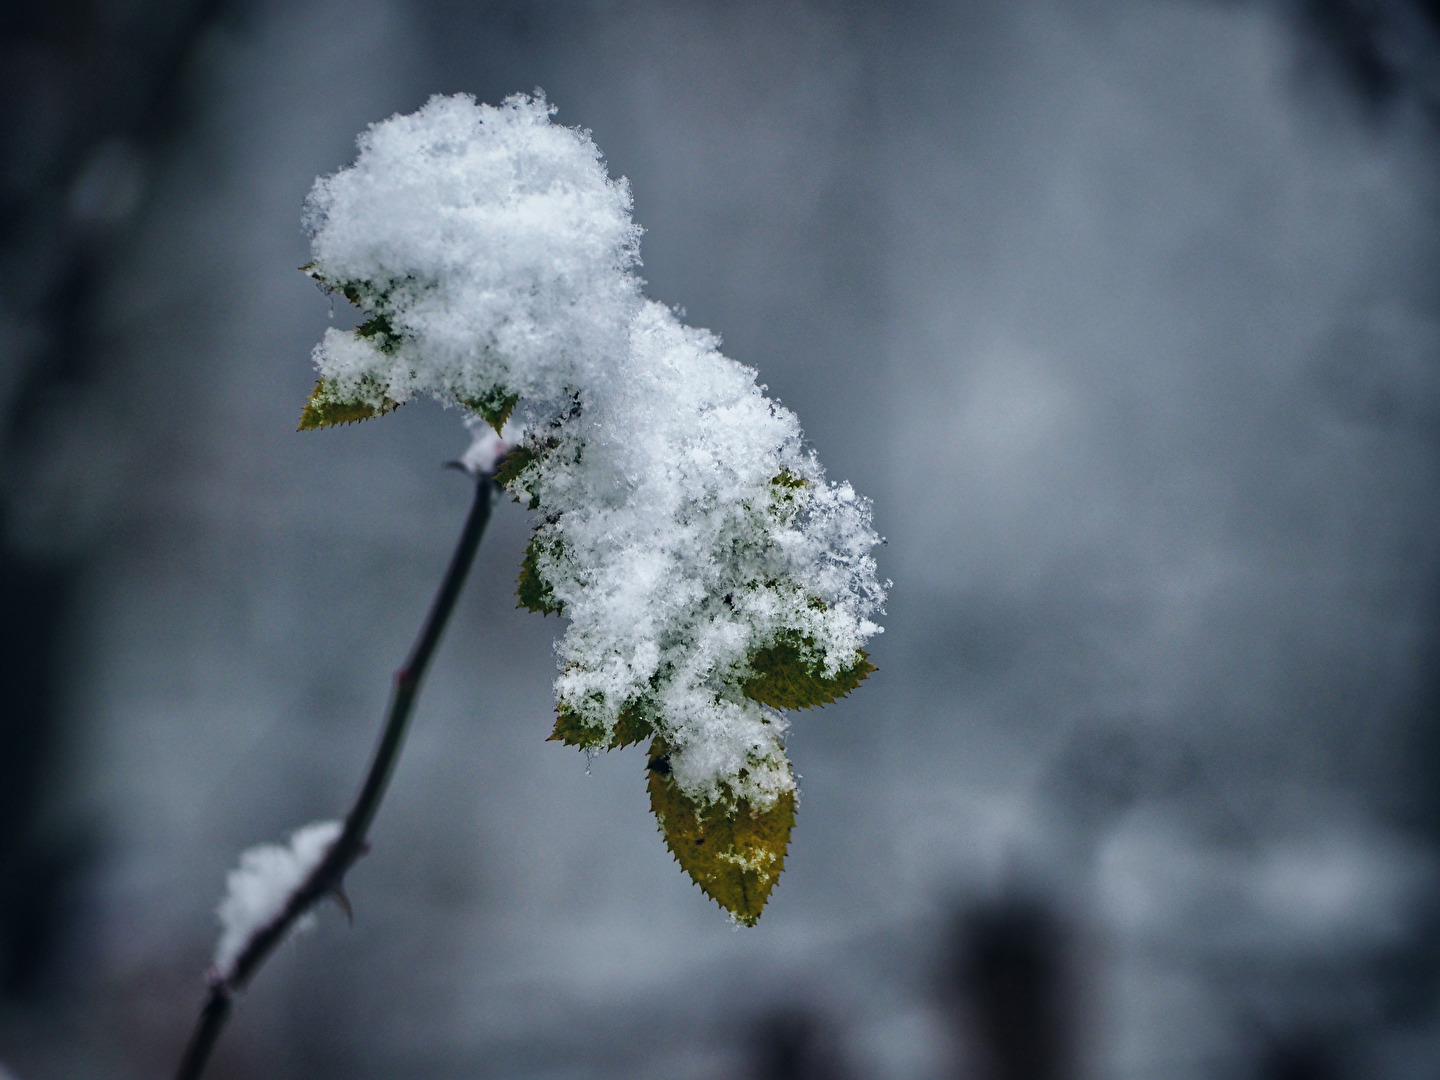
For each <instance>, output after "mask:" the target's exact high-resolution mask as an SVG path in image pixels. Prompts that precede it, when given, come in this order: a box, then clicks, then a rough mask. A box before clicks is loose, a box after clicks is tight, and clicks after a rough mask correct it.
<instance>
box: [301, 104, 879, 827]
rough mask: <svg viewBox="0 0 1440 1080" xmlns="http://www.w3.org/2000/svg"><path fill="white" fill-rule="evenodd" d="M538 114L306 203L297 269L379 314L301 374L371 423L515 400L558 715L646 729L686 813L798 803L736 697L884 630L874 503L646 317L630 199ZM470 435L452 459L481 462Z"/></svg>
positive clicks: (468, 134) (522, 493)
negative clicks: (793, 650)
mask: <svg viewBox="0 0 1440 1080" xmlns="http://www.w3.org/2000/svg"><path fill="white" fill-rule="evenodd" d="M552 112H553V109H552V108H551V107H550V106H549V105H548V104H547V103H546V102H545V101H544V99H543V98H541V97H534V98H531V97H526V96H515V97H511V98H508V99H506V101H505V102H504V103H503V104H502V105H501V106H499V107H498V108H497V107H490V106H485V105H477V104H476V103H475V102H474V100H473V99H471V98H469V97H467V96H464V95H459V96H455V97H435V98H432V99H431V100H430V102H429V103H428V104H426V105H425V106H424V107H423V108H422V109H420V110H419V111H418V112H417V113H415V114H413V115H411V116H396V117H392V118H391V119H389V120H386V121H384V122H382V123H380V124H376V125H373V126H372V127H371V128H370V130H369V131H368V132H367V133H365V134H364V135H362V136H361V138H360V140H359V148H360V153H359V157H358V159H357V161H356V162H355V164H354V165H353V166H351V167H350V168H347V169H344V170H342V171H341V172H339V173H336V174H335V175H333V176H330V177H327V178H324V179H321V180H319V181H317V182H316V185H315V189H314V191H313V192H312V194H311V197H310V200H309V202H308V204H307V212H306V223H307V227H308V228H309V229H310V230H311V233H312V236H313V241H314V243H313V252H314V263H313V264H312V272H313V273H315V275H316V276H317V277H318V278H319V279H320V280H321V281H322V282H325V283H327V284H328V285H330V286H331V287H334V288H338V289H341V290H342V291H345V292H346V295H347V296H349V297H350V298H351V299H352V300H358V302H359V303H360V306H361V307H362V308H364V309H365V310H366V311H367V312H368V313H369V314H371V315H372V316H376V315H378V316H382V317H383V326H380V328H379V329H378V330H377V329H375V326H372V329H371V331H370V332H368V333H361V332H356V331H338V330H334V329H331V330H330V331H328V332H327V334H326V336H325V339H324V341H323V342H322V343H321V345H320V346H318V347H317V349H316V354H315V357H316V364H317V367H318V368H319V371H320V375H321V378H322V380H324V381H326V382H327V383H328V384H329V386H328V388H327V390H328V392H329V393H330V395H331V396H332V397H334V398H336V399H344V400H353V401H357V402H363V403H365V404H370V405H374V406H379V405H380V404H381V403H382V402H383V400H384V399H385V398H387V397H388V398H389V399H390V400H393V401H403V400H406V399H407V398H409V397H411V396H414V395H416V394H419V393H429V394H432V395H434V396H435V397H437V398H439V399H440V400H441V401H443V402H446V403H447V404H461V405H464V404H465V403H466V401H467V399H468V400H469V401H470V402H471V404H472V406H473V404H474V401H475V400H476V399H477V398H480V397H481V396H482V395H484V394H487V393H493V392H495V391H497V390H498V391H503V392H504V393H506V394H514V395H518V396H519V403H518V405H517V407H516V409H515V412H514V414H513V416H512V417H511V419H510V421H509V423H508V424H507V425H506V427H505V429H504V434H505V440H506V443H507V444H510V445H518V446H522V447H524V448H525V449H527V450H528V451H530V452H531V453H532V454H534V455H535V457H534V460H533V461H532V462H531V463H530V465H529V466H528V467H526V469H525V470H524V471H523V472H521V473H520V474H519V475H518V476H517V477H514V478H512V479H511V482H510V485H509V486H510V490H511V491H512V492H514V493H515V494H516V495H517V496H519V497H520V498H521V500H522V501H524V502H528V503H529V504H530V505H531V507H532V509H533V510H534V511H535V512H536V516H537V528H536V538H535V542H534V544H533V547H532V550H533V552H534V556H535V560H534V561H535V566H536V569H537V570H538V572H539V574H540V577H541V578H542V579H543V580H544V582H545V583H546V584H547V585H549V587H550V589H551V592H552V594H553V597H554V599H555V600H556V601H558V602H559V603H560V604H561V605H563V615H564V616H565V618H566V619H568V621H569V625H568V628H567V629H566V632H565V634H564V637H563V638H562V640H561V641H560V642H559V643H558V644H557V647H556V651H557V655H558V660H559V666H560V672H561V673H560V675H559V677H558V678H557V680H556V683H555V691H556V698H557V701H558V703H559V705H560V706H561V708H563V709H565V710H567V711H568V712H570V713H571V714H573V715H574V716H575V717H576V718H578V719H579V720H580V722H581V723H582V724H583V725H584V727H585V729H586V730H587V731H588V732H598V733H600V734H599V736H598V738H600V739H604V738H605V737H608V734H609V733H610V732H611V731H613V730H614V727H615V725H616V723H617V721H618V720H619V719H620V717H621V714H622V712H623V711H625V710H627V709H628V710H630V711H631V713H632V714H633V713H635V712H638V713H639V714H640V715H641V716H642V717H643V718H644V719H645V721H646V722H647V723H649V724H650V725H651V727H652V728H653V729H654V730H655V732H656V733H657V734H658V735H659V736H660V737H661V738H662V740H663V742H664V745H665V747H666V749H667V750H668V752H669V757H670V765H671V770H672V773H671V774H672V776H673V778H674V780H675V782H676V783H677V784H678V785H679V787H680V788H682V789H683V790H684V791H686V792H687V793H688V794H690V795H691V796H692V797H694V798H696V799H698V800H701V801H704V802H710V803H714V802H718V801H722V800H728V799H734V798H744V799H747V800H749V801H750V802H751V803H752V804H753V805H755V806H757V807H762V808H763V807H768V806H770V805H773V803H774V800H775V799H776V798H777V797H779V796H780V795H781V794H783V793H785V792H787V791H791V790H793V789H794V786H795V781H794V778H793V775H792V773H791V770H790V766H789V763H788V761H787V760H786V758H785V754H784V749H783V743H782V738H783V734H784V731H785V729H786V726H787V722H786V720H785V719H784V717H783V716H782V714H781V713H779V712H778V711H777V710H775V709H773V708H770V707H768V706H765V705H761V704H759V703H757V702H756V701H753V700H751V699H749V698H747V697H746V696H745V695H744V693H743V692H742V684H743V683H744V681H745V680H746V679H747V678H748V677H749V676H750V675H751V674H753V672H752V670H751V668H750V666H749V664H750V658H751V657H753V656H754V655H755V653H756V651H757V650H759V649H763V648H768V647H771V646H773V645H775V644H776V642H777V641H780V640H782V639H783V640H787V641H792V642H804V643H805V648H806V649H807V650H808V658H809V659H810V661H811V664H812V667H813V668H814V670H816V671H817V672H820V673H822V674H823V675H824V676H826V677H834V676H835V675H836V674H837V673H839V672H841V671H843V670H845V669H847V668H849V667H852V666H853V665H854V664H855V663H856V661H857V660H858V658H859V652H858V650H860V649H861V647H862V646H863V645H864V643H865V642H866V641H867V640H868V639H869V638H870V637H872V636H873V635H875V634H878V633H880V632H881V629H880V627H879V626H878V625H876V624H875V623H874V622H873V621H872V620H871V616H872V615H873V614H875V613H876V612H877V611H879V610H880V609H881V605H882V603H883V601H884V596H885V594H884V587H883V586H882V585H881V584H880V583H879V582H878V581H877V579H876V567H875V562H874V559H873V558H872V556H871V554H870V552H871V549H872V548H873V547H874V546H875V544H876V543H877V542H878V537H877V536H876V535H875V533H874V531H873V529H872V528H871V516H870V505H869V502H868V501H867V500H865V499H863V498H861V497H859V496H857V495H856V494H855V492H854V490H853V489H852V488H851V487H850V485H849V484H845V483H839V484H837V483H833V482H830V481H827V480H826V478H825V473H824V470H823V468H822V467H821V465H820V463H819V461H818V460H817V459H816V457H815V455H814V454H813V453H812V452H810V451H808V450H807V449H806V448H805V446H804V443H803V435H802V432H801V429H800V424H799V421H798V420H797V418H796V417H795V415H794V414H793V413H792V412H790V411H789V410H788V409H785V408H783V407H782V406H780V405H779V404H778V403H776V402H774V401H772V400H770V399H769V398H768V397H766V396H765V394H764V392H763V389H762V388H761V387H760V386H758V385H757V384H756V373H755V372H754V371H753V370H752V369H750V368H747V367H744V366H742V365H740V364H738V363H736V362H735V361H734V360H731V359H729V358H728V357H726V356H724V355H723V354H722V353H721V352H720V351H719V341H718V339H717V338H716V337H715V336H714V335H713V334H711V333H709V332H708V331H705V330H699V329H695V328H692V327H688V326H685V325H684V324H683V323H681V322H680V320H679V319H678V318H677V317H676V315H675V314H674V313H673V312H672V311H671V310H670V309H668V308H666V307H664V306H663V305H661V304H658V303H655V302H653V301H649V300H646V299H645V298H644V297H643V295H642V293H641V285H642V282H641V281H640V279H639V278H638V276H637V275H636V272H635V271H636V268H637V267H638V264H639V253H638V238H639V235H640V230H639V228H638V227H637V226H635V225H634V223H633V222H632V221H631V220H630V196H629V189H628V186H627V184H626V183H625V181H624V180H618V181H612V180H610V179H609V178H608V176H607V175H606V172H605V168H604V165H603V162H602V160H601V158H600V154H599V151H598V150H597V149H596V147H595V145H594V143H593V142H592V141H591V139H590V137H589V135H588V133H586V132H583V131H577V130H573V129H567V128H563V127H560V126H558V125H555V124H553V123H552V122H551V119H550V117H551V114H552ZM376 325H378V324H376ZM472 431H474V432H475V433H476V444H475V446H473V447H472V449H471V451H470V453H469V454H467V456H466V458H465V459H464V460H465V461H467V462H470V461H472V460H473V461H474V462H482V461H483V462H489V463H492V464H493V462H494V460H495V457H496V454H497V453H498V450H497V447H498V445H499V444H498V440H497V439H496V437H495V435H494V434H493V433H490V432H487V430H486V428H485V426H484V425H480V424H476V425H473V427H472Z"/></svg>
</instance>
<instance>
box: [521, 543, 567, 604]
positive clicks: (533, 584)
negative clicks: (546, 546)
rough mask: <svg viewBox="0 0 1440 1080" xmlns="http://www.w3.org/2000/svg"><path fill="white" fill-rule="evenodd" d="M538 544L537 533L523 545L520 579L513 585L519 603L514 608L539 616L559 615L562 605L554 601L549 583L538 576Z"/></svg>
mask: <svg viewBox="0 0 1440 1080" xmlns="http://www.w3.org/2000/svg"><path fill="white" fill-rule="evenodd" d="M539 543H540V535H539V532H538V531H537V532H536V533H535V534H534V535H532V536H531V537H530V543H528V544H526V545H525V558H524V559H523V560H522V561H521V563H520V578H519V580H518V581H517V582H516V583H515V586H516V587H515V595H516V596H518V597H519V598H520V603H518V604H516V605H515V606H516V607H523V608H526V609H528V610H530V611H534V612H537V613H538V614H541V615H549V614H551V613H552V612H554V613H556V614H559V613H561V611H562V609H563V607H564V605H562V604H561V603H560V601H559V600H556V599H555V594H554V592H552V591H551V589H550V583H549V582H548V581H546V580H545V579H544V578H543V577H542V576H541V575H540V567H539V564H538V563H537V562H536V558H535V553H536V545H538V544H539Z"/></svg>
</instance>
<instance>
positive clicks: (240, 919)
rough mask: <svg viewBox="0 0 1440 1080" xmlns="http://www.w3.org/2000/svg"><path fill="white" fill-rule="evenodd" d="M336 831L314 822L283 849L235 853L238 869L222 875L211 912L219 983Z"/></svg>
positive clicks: (326, 848) (260, 846) (264, 847)
mask: <svg viewBox="0 0 1440 1080" xmlns="http://www.w3.org/2000/svg"><path fill="white" fill-rule="evenodd" d="M340 830H341V824H340V822H338V821H316V822H313V823H312V824H310V825H306V826H305V827H304V828H303V829H297V830H295V832H294V833H292V834H291V836H290V842H289V843H288V844H283V845H282V844H258V845H256V846H255V847H252V848H250V849H248V850H247V851H244V852H242V853H241V855H240V865H239V866H238V867H236V868H235V869H234V870H231V871H230V873H229V875H227V877H226V879H225V897H224V899H222V900H221V901H220V905H219V907H217V908H216V909H215V913H216V914H217V915H218V916H219V917H220V926H221V932H220V942H219V944H217V945H216V947H215V969H216V971H218V972H219V973H220V976H221V978H224V979H228V978H230V977H231V976H232V975H233V974H234V971H233V968H234V965H235V962H236V961H237V960H238V959H239V958H240V954H241V953H242V952H244V951H245V947H246V946H247V945H248V944H249V943H250V939H251V938H252V937H253V936H254V935H255V933H256V932H257V931H259V930H261V929H263V928H264V927H266V926H268V925H269V924H270V923H271V922H272V921H273V920H274V919H275V917H276V916H277V915H279V914H280V913H281V912H282V911H283V910H284V909H285V902H286V901H287V900H289V899H290V896H291V894H292V893H293V892H294V891H295V890H296V888H298V887H299V886H300V884H301V883H302V882H304V880H305V879H306V878H307V877H308V876H309V875H310V872H311V871H312V870H314V869H315V867H317V866H319V865H320V862H321V860H322V859H324V858H325V855H326V853H327V852H328V851H329V850H330V846H331V845H332V844H333V843H334V842H335V840H336V838H337V837H339V835H340ZM303 928H304V927H303V926H300V925H297V929H303Z"/></svg>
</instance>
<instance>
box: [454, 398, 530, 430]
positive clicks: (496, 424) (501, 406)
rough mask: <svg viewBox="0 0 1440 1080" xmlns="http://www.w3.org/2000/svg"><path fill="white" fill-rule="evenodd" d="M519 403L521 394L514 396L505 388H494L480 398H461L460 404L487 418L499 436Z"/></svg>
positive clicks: (487, 421) (486, 420)
mask: <svg viewBox="0 0 1440 1080" xmlns="http://www.w3.org/2000/svg"><path fill="white" fill-rule="evenodd" d="M519 401H520V395H519V394H512V393H510V392H509V391H507V390H506V389H505V388H504V387H503V386H492V387H491V388H490V389H489V390H486V391H485V393H483V394H481V395H480V396H479V397H478V398H461V399H460V404H462V405H464V406H465V407H466V408H467V409H472V410H474V411H475V412H478V413H479V414H480V415H481V416H483V417H484V418H485V422H486V423H487V424H489V425H490V426H491V427H492V428H494V429H495V434H496V435H499V434H500V429H501V428H503V427H504V426H505V421H506V420H509V419H510V414H511V413H512V412H514V411H515V406H516V405H517V404H519Z"/></svg>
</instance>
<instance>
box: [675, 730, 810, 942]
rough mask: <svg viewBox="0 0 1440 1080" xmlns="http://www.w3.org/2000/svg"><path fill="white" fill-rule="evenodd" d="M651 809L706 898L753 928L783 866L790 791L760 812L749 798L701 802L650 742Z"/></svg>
mask: <svg viewBox="0 0 1440 1080" xmlns="http://www.w3.org/2000/svg"><path fill="white" fill-rule="evenodd" d="M649 770H650V781H649V788H650V809H651V810H653V811H654V813H655V820H656V821H658V822H659V824H660V831H661V833H662V834H664V836H665V845H666V846H667V847H668V848H669V849H670V852H671V854H673V855H674V856H675V861H676V862H678V863H679V864H680V868H681V869H682V870H684V871H685V872H686V873H687V874H689V875H690V877H691V879H693V880H694V882H695V884H697V885H699V886H700V888H701V890H702V891H703V892H704V893H705V895H706V896H708V897H710V899H712V900H714V901H715V902H716V903H717V904H719V905H720V906H721V907H722V908H724V909H725V910H726V911H728V912H730V914H731V915H733V916H735V918H736V919H738V920H739V921H740V922H742V923H744V924H745V925H746V926H754V925H755V923H756V922H757V921H758V920H759V918H760V912H761V911H762V910H763V909H764V907H765V901H766V900H768V899H769V898H770V892H771V890H773V889H774V888H775V882H776V881H777V880H778V879H779V877H780V872H781V871H782V870H784V869H785V851H786V849H787V848H788V847H789V845H790V830H791V829H792V828H793V827H794V825H795V793H794V792H792V791H787V792H785V793H784V794H783V795H781V796H780V797H779V798H778V799H776V800H775V802H774V804H773V805H772V806H770V807H769V808H768V809H765V810H758V809H756V808H755V807H753V806H751V804H750V803H749V801H748V800H745V799H733V800H729V801H726V802H721V803H717V804H713V805H702V804H700V803H698V802H696V801H695V800H694V799H692V798H691V797H690V796H688V795H686V794H685V793H684V792H683V791H681V790H680V787H679V785H677V784H676V783H675V781H674V779H673V778H672V777H671V775H670V764H669V759H668V757H667V756H666V754H665V748H664V746H663V745H662V744H661V742H660V740H659V739H656V740H655V741H654V742H653V743H651V744H650V765H649Z"/></svg>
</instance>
